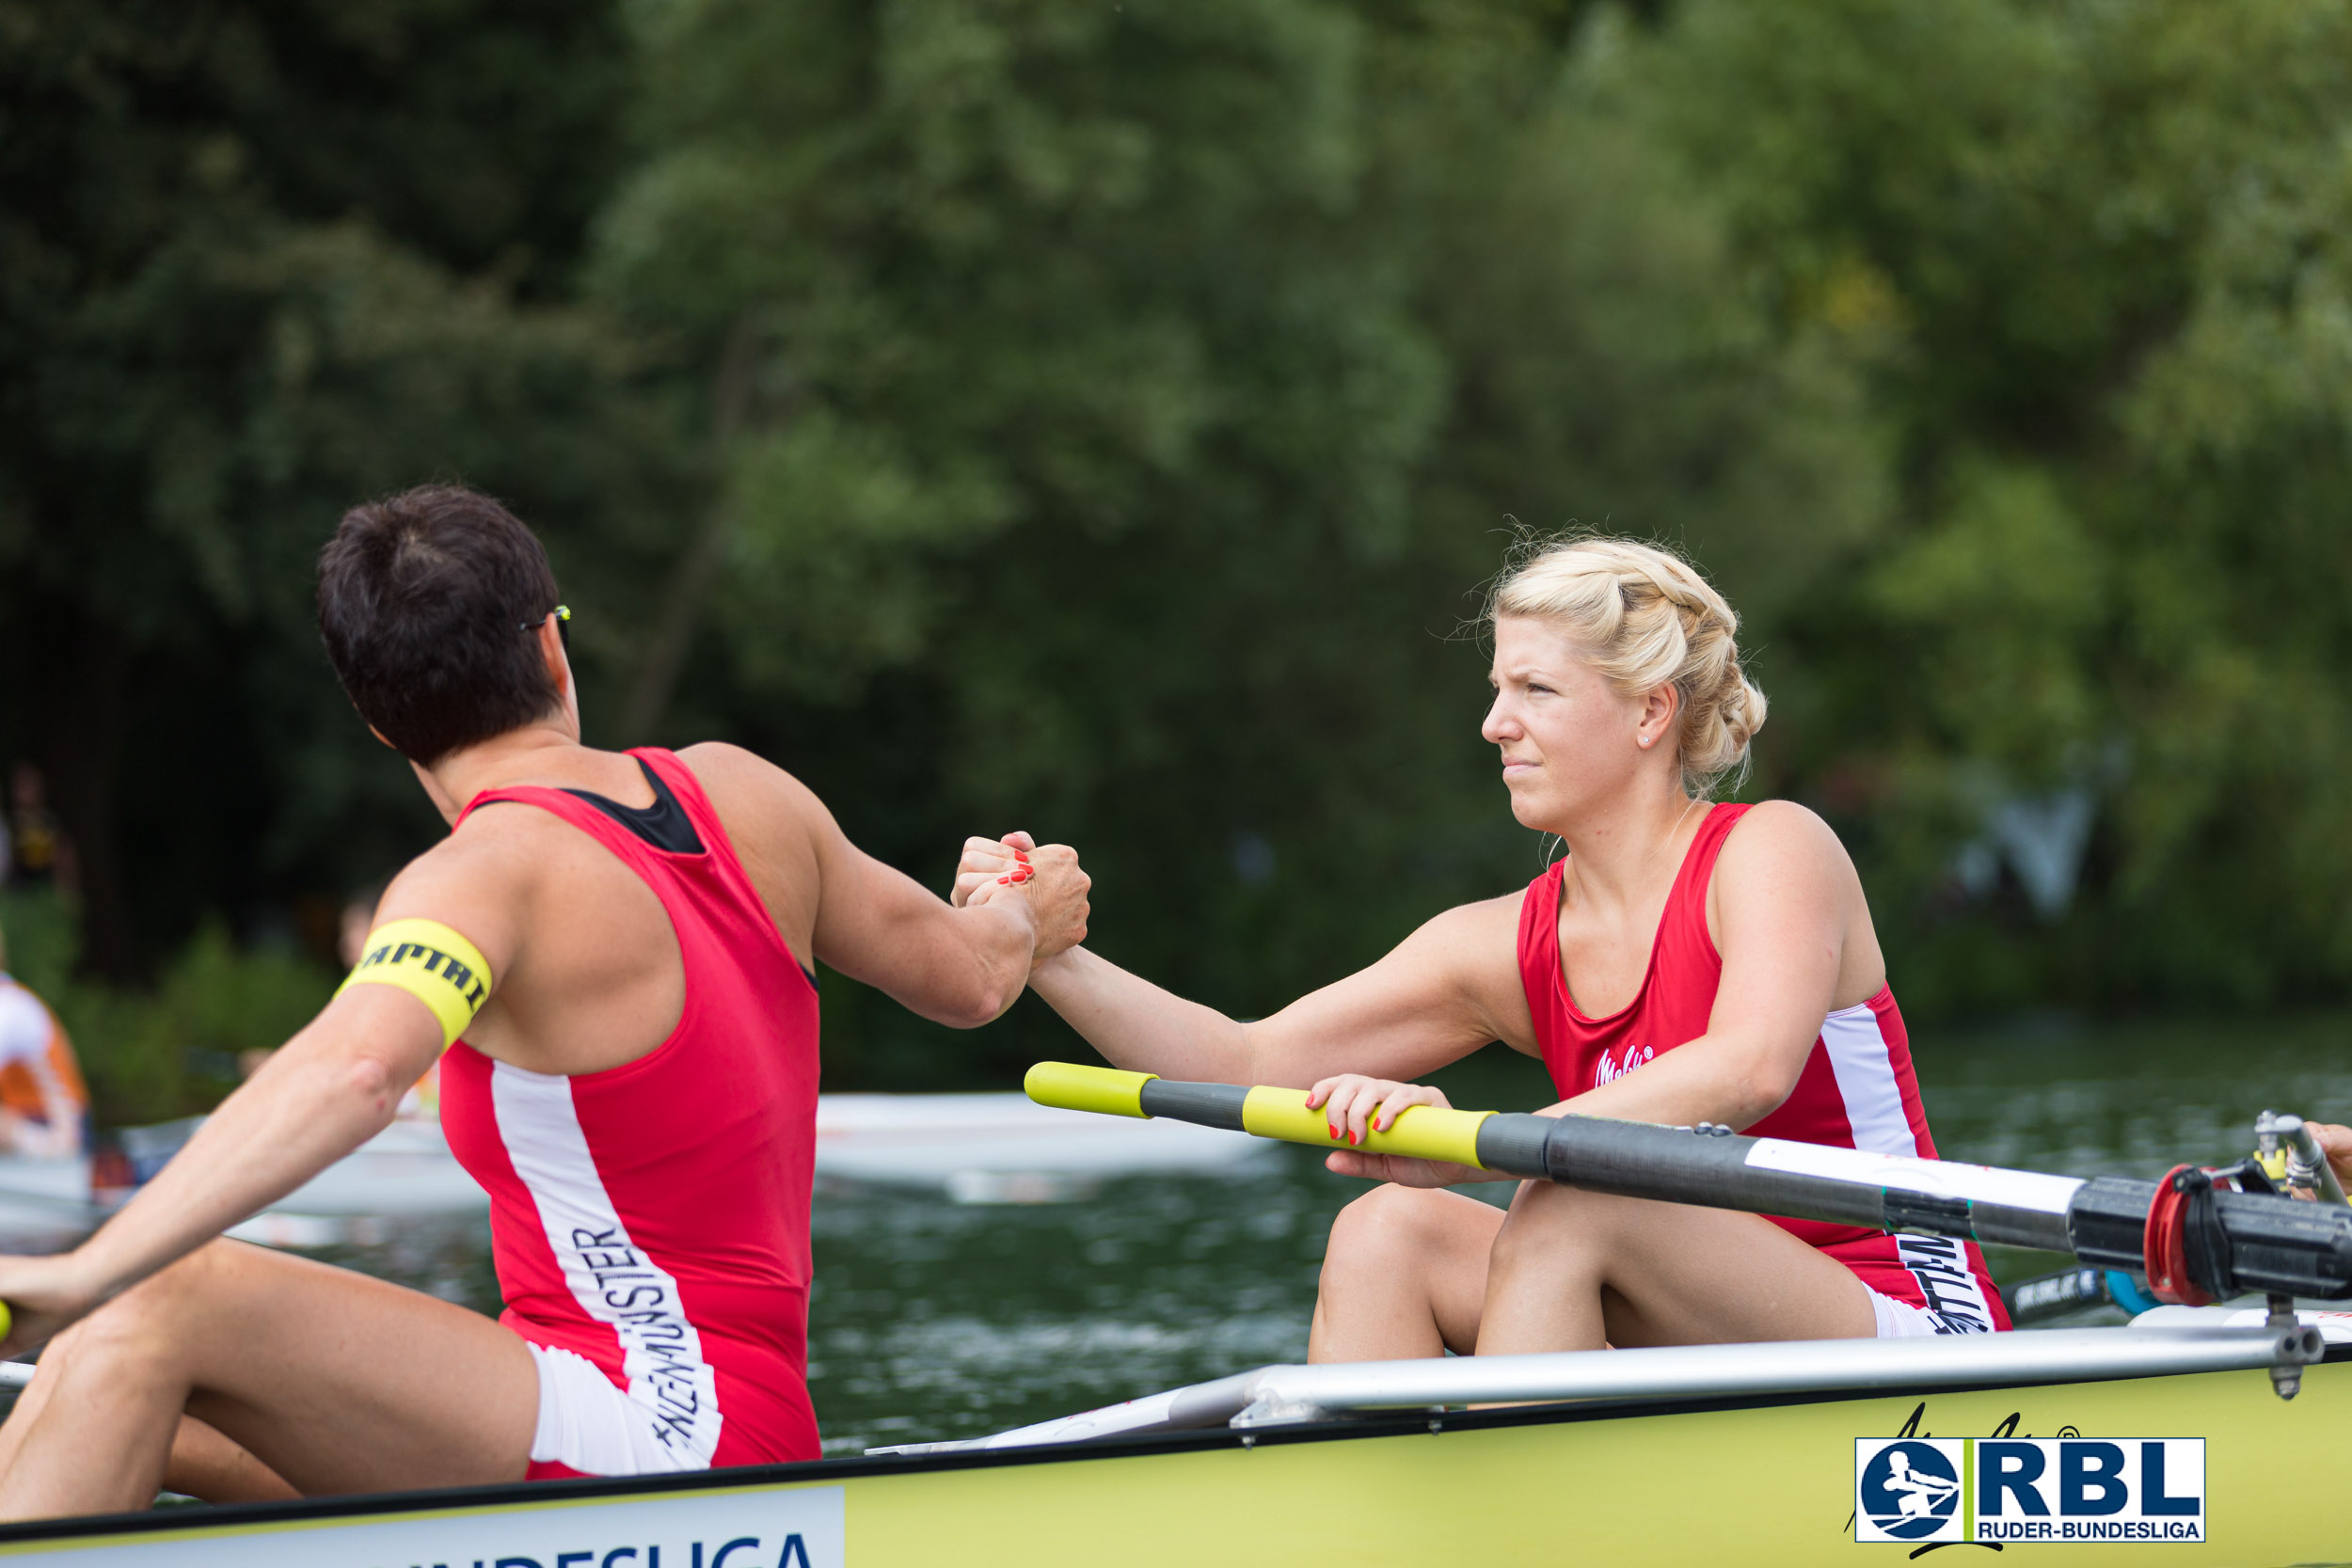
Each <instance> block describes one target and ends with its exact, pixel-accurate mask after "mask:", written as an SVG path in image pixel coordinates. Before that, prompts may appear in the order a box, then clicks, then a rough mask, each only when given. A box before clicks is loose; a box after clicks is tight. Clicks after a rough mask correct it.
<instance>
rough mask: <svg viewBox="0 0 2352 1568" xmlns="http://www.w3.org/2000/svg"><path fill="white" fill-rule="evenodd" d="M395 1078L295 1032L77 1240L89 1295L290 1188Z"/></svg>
mask: <svg viewBox="0 0 2352 1568" xmlns="http://www.w3.org/2000/svg"><path fill="white" fill-rule="evenodd" d="M410 1076H413V1075H410ZM406 1086H407V1085H406V1082H405V1081H404V1079H403V1076H402V1073H401V1071H400V1070H399V1069H392V1068H388V1067H387V1066H386V1065H385V1064H384V1063H383V1062H382V1061H381V1060H379V1059H377V1058H375V1057H373V1056H371V1055H369V1054H366V1053H358V1052H354V1051H351V1050H348V1049H341V1048H337V1047H335V1046H333V1045H329V1044H326V1043H325V1042H308V1043H307V1044H306V1042H302V1041H301V1040H300V1039H299V1037H297V1040H296V1043H295V1044H294V1045H293V1046H290V1047H289V1048H288V1049H286V1050H283V1051H280V1052H279V1053H278V1054H277V1055H276V1056H275V1057H273V1058H272V1059H271V1061H270V1062H269V1064H268V1065H267V1066H266V1067H264V1068H263V1069H262V1071H261V1072H259V1073H257V1074H256V1075H255V1076H254V1078H253V1080H252V1081H251V1082H250V1083H248V1084H246V1085H245V1086H243V1087H242V1088H240V1089H239V1090H238V1091H237V1092H236V1093H234V1094H232V1095H230V1097H229V1099H228V1100H227V1101H223V1102H222V1104H221V1106H220V1108H219V1109H218V1110H217V1111H215V1113H214V1114H213V1115H212V1117H210V1118H208V1119H207V1120H206V1122H205V1123H204V1125H203V1126H202V1127H201V1128H199V1129H198V1131H197V1133H196V1135H195V1136H194V1137H193V1138H191V1139H189V1140H188V1143H187V1146H186V1147H185V1148H183V1149H181V1150H180V1152H179V1153H178V1154H177V1155H175V1156H174V1157H173V1158H172V1160H171V1161H170V1163H169V1164H167V1165H165V1166H164V1168H163V1170H162V1171H161V1172H160V1173H158V1174H157V1175H156V1177H155V1179H154V1180H151V1181H150V1182H149V1183H148V1184H147V1185H146V1187H145V1188H143V1189H142V1190H141V1191H140V1192H139V1194H138V1195H137V1196H135V1197H134V1198H133V1199H132V1200H131V1202H130V1204H129V1205H127V1206H126V1207H125V1208H124V1209H123V1210H122V1212H120V1213H119V1214H117V1215H116V1216H115V1217H114V1218H113V1219H112V1220H110V1221H108V1222H107V1224H106V1225H105V1226H104V1227H103V1228H101V1229H100V1230H99V1232H98V1233H97V1234H96V1235H95V1236H93V1237H91V1238H90V1239H89V1240H88V1241H87V1242H85V1243H83V1244H82V1245H81V1247H80V1248H78V1249H77V1250H76V1253H75V1260H76V1262H77V1263H78V1264H79V1265H80V1267H81V1269H82V1270H83V1271H84V1277H85V1279H86V1280H87V1285H88V1288H89V1290H90V1291H91V1293H92V1295H93V1297H94V1298H95V1299H96V1300H101V1301H103V1300H105V1299H107V1298H109V1297H112V1296H114V1295H117V1294H119V1293H120V1292H121V1291H125V1290H127V1289H129V1288H130V1287H131V1286H133V1285H135V1284H136V1283H138V1282H139V1281H140V1280H141V1279H144V1278H146V1277H147V1276H148V1275H151V1274H154V1273H155V1272H156V1271H158V1270H160V1269H162V1268H165V1267H166V1266H167V1265H168V1264H170V1263H171V1262H173V1261H174V1260H175V1259H179V1258H181V1257H183V1256H184V1255H186V1254H187V1253H189V1252H192V1251H194V1250H195V1249H196V1248H198V1247H199V1246H201V1245H202V1244H204V1243H206V1242H207V1241H210V1240H211V1239H212V1238H214V1237H215V1236H217V1235H219V1234H220V1232H222V1231H223V1230H226V1229H228V1228H229V1227H230V1226H233V1225H236V1224H238V1223H240V1222H241V1221H243V1220H246V1219H247V1218H249V1217H251V1216H252V1215H253V1214H255V1213H258V1212H261V1211H262V1210H263V1209H266V1208H267V1207H269V1205H271V1204H272V1203H275V1202H276V1201H278V1199H279V1198H282V1197H284V1196H286V1195H287V1194H289V1193H292V1192H293V1191H294V1189H295V1188H297V1187H299V1186H301V1185H302V1184H303V1183H304V1182H306V1181H308V1180H310V1178H312V1177H313V1176H316V1175H317V1174H318V1173H319V1172H320V1171H322V1170H324V1169H326V1167H327V1166H328V1165H330V1164H334V1163H335V1162H336V1161H337V1160H339V1159H342V1157H343V1156H344V1155H346V1154H348V1153H350V1152H351V1151H352V1150H353V1149H355V1148H358V1147H359V1146H360V1145H361V1144H363V1143H365V1142H366V1141H367V1140H368V1139H369V1138H371V1137H373V1136H374V1135H375V1134H376V1133H377V1132H382V1131H383V1130H384V1128H385V1127H386V1126H388V1125H389V1123H390V1121H391V1119H392V1114H393V1111H394V1109H395V1108H396V1107H397V1105H398V1104H399V1101H400V1096H401V1093H402V1092H403V1090H405V1087H406Z"/></svg>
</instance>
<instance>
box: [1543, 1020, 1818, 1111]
mask: <svg viewBox="0 0 2352 1568" xmlns="http://www.w3.org/2000/svg"><path fill="white" fill-rule="evenodd" d="M1797 1065H1798V1068H1800V1069H1801V1068H1802V1066H1803V1057H1799V1058H1798V1064H1797ZM1795 1086H1796V1072H1795V1070H1793V1069H1785V1068H1783V1067H1781V1066H1779V1065H1777V1063H1776V1061H1775V1059H1774V1057H1773V1054H1772V1053H1771V1052H1770V1051H1769V1050H1768V1049H1766V1048H1763V1047H1759V1046H1756V1045H1755V1044H1753V1043H1752V1042H1748V1041H1742V1040H1734V1039H1718V1038H1715V1037H1709V1036H1701V1037H1699V1038H1697V1039H1694V1040H1692V1041H1689V1042H1688V1043H1686V1044H1684V1045H1681V1046H1678V1047H1677V1048H1676V1049H1675V1050H1672V1051H1669V1052H1666V1053H1663V1054H1662V1055H1660V1056H1658V1057H1656V1058H1654V1059H1652V1060H1651V1061H1648V1062H1645V1063H1644V1064H1643V1065H1642V1067H1641V1069H1639V1070H1638V1071H1634V1072H1629V1073H1627V1074H1626V1075H1625V1076H1624V1077H1622V1078H1617V1079H1613V1080H1611V1081H1610V1082H1609V1083H1606V1084H1603V1085H1600V1086H1599V1087H1597V1088H1593V1089H1587V1090H1586V1091H1585V1092H1584V1093H1582V1094H1580V1095H1577V1096H1576V1097H1574V1098H1573V1099H1570V1100H1566V1101H1562V1102H1561V1103H1559V1104H1557V1105H1553V1106H1549V1107H1547V1108H1546V1110H1545V1111H1544V1113H1543V1114H1544V1115H1546V1116H1559V1115H1563V1114H1565V1115H1573V1116H1584V1117H1613V1118H1615V1119H1616V1120H1619V1121H1647V1122H1656V1123H1658V1124H1660V1125H1662V1126H1668V1127H1689V1126H1695V1125H1696V1124H1697V1123H1699V1122H1702V1121H1712V1122H1719V1123H1721V1124H1722V1125H1724V1126H1725V1127H1731V1128H1736V1129H1739V1130H1740V1131H1745V1130H1746V1129H1748V1128H1749V1127H1752V1126H1754V1125H1755V1124H1756V1122H1759V1121H1761V1120H1763V1119H1764V1118H1765V1117H1768V1116H1770V1115H1772V1112H1774V1111H1775V1110H1778V1109H1779V1108H1780V1105H1781V1102H1782V1101H1785V1100H1787V1099H1788V1095H1789V1093H1790V1091H1791V1090H1792V1089H1794V1088H1795Z"/></svg>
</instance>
